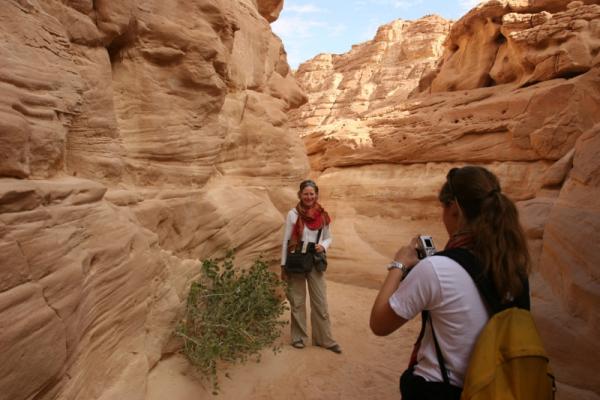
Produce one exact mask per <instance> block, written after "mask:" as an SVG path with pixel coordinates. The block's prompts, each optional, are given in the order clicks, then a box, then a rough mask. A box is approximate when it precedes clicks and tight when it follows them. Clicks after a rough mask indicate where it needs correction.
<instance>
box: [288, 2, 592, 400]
mask: <svg viewBox="0 0 600 400" xmlns="http://www.w3.org/2000/svg"><path fill="white" fill-rule="evenodd" d="M599 12H600V5H599V4H598V2H597V1H573V2H557V1H535V2H524V1H512V0H504V1H500V0H493V1H488V2H485V3H482V4H480V5H479V6H477V7H476V8H474V9H473V10H471V11H470V12H469V13H467V14H466V15H465V16H464V17H463V18H461V19H460V20H458V21H456V22H455V23H453V24H452V26H451V28H450V29H449V31H448V34H447V37H446V38H445V39H444V41H443V43H444V44H443V49H444V50H443V54H442V55H441V57H439V59H436V60H435V61H427V63H428V65H430V66H432V67H429V68H421V67H420V66H421V65H423V62H424V61H423V60H424V59H423V58H421V57H416V58H415V60H414V61H412V60H411V59H410V58H409V59H404V58H401V57H400V56H399V55H398V54H396V55H395V58H394V60H395V61H396V66H397V67H398V68H402V70H410V69H411V67H410V65H411V62H414V65H415V68H414V71H415V73H416V76H414V75H411V76H410V78H409V79H408V80H405V79H403V78H405V77H406V75H403V74H402V73H401V72H399V71H398V72H396V76H397V77H398V83H397V84H396V85H394V84H389V82H388V81H387V80H384V81H385V82H387V83H385V84H384V83H382V86H378V83H379V82H378V81H375V82H373V83H370V86H369V87H383V85H386V86H385V87H387V90H385V93H386V95H385V96H377V95H372V94H373V93H375V92H376V91H373V92H365V90H364V86H363V81H361V80H360V79H354V80H351V79H348V78H347V77H346V76H347V75H345V74H346V72H345V71H347V70H348V69H349V67H345V66H344V65H345V64H344V63H343V62H342V61H341V60H345V61H346V62H347V63H348V65H351V66H352V76H355V77H360V76H362V75H361V72H363V71H364V75H365V76H372V77H375V78H373V79H374V80H376V79H377V77H376V75H374V74H373V73H372V71H375V70H377V69H378V68H379V67H380V64H381V63H378V62H374V61H375V60H381V55H382V54H384V53H378V52H377V51H376V50H375V49H380V48H398V47H400V46H402V43H405V42H406V43H412V40H411V37H410V36H408V34H407V35H406V36H403V37H401V38H400V37H399V36H398V37H396V39H397V40H398V42H397V43H390V42H389V41H388V39H387V38H389V36H385V35H383V36H382V35H380V34H378V35H377V36H376V38H375V39H373V41H371V42H367V43H365V44H362V45H359V46H356V47H354V48H353V50H351V51H350V52H348V53H346V54H342V55H327V54H321V55H319V56H317V57H315V58H314V59H312V60H309V61H307V62H306V63H305V64H303V65H301V66H300V67H299V69H298V71H297V73H296V75H297V77H298V80H299V82H300V83H301V84H302V86H303V88H304V89H305V90H306V91H307V93H308V98H309V102H308V103H307V104H305V105H303V106H301V107H300V108H298V109H296V110H294V111H292V112H291V113H290V114H291V118H292V120H293V124H294V127H295V129H296V132H297V133H298V134H299V135H300V136H301V137H302V138H303V139H304V142H305V144H306V147H307V151H308V154H309V157H310V162H311V167H312V170H313V172H312V173H313V175H314V176H315V177H316V178H318V181H319V182H320V183H321V185H322V188H323V189H322V190H323V195H322V197H321V199H322V202H323V203H324V204H325V205H327V206H329V208H330V209H331V213H332V214H333V215H334V221H336V225H335V227H334V237H335V238H336V246H333V248H332V251H331V256H332V258H333V259H337V260H340V264H339V265H341V267H340V268H339V269H338V270H337V271H336V270H334V271H332V272H331V273H330V274H331V275H332V276H335V279H338V280H341V281H354V282H361V283H362V284H365V285H368V286H373V287H376V286H378V283H379V280H380V279H381V272H380V271H379V269H381V268H382V267H381V268H379V269H378V268H375V267H374V265H384V264H385V263H386V262H387V261H388V260H389V257H391V256H392V255H393V254H394V251H395V249H397V248H398V247H399V246H400V245H403V244H405V243H407V242H408V240H409V239H410V238H411V237H412V236H413V235H415V234H417V233H418V232H421V233H432V234H433V235H434V239H435V240H436V242H437V244H438V247H440V246H443V243H444V242H445V240H446V236H445V235H446V234H445V232H444V229H443V227H442V225H441V223H440V222H439V221H440V218H439V216H438V213H439V211H437V207H439V206H438V205H437V204H438V203H437V199H436V195H437V191H438V190H439V187H440V186H441V184H442V183H443V181H444V179H445V174H446V172H447V171H448V169H449V168H450V167H453V166H460V165H464V164H467V163H468V164H479V165H485V166H487V167H488V168H490V169H491V170H493V171H494V172H496V173H497V174H498V175H499V176H500V178H501V181H502V183H503V188H504V191H505V192H506V193H507V194H508V195H510V196H511V197H512V198H513V199H514V200H516V201H517V202H518V205H519V208H520V210H521V216H522V221H523V223H524V225H525V228H526V231H527V235H528V238H529V240H530V247H531V250H532V254H533V256H534V260H535V270H534V274H533V278H532V279H533V281H534V286H533V295H534V314H535V316H536V320H537V321H538V323H539V326H540V329H541V330H542V331H543V332H544V341H545V343H546V345H547V347H548V349H549V351H550V355H551V358H552V362H553V365H554V367H555V371H556V374H557V376H558V380H559V382H560V387H559V389H560V390H559V398H564V399H568V398H586V399H598V398H600V386H598V384H597V383H596V380H595V379H594V378H593V374H594V373H593V372H592V371H595V363H596V362H595V361H594V360H598V359H600V346H598V344H597V343H596V341H595V339H594V338H595V337H596V336H597V334H598V332H600V326H599V325H598V320H599V316H600V314H599V313H598V305H599V304H600V297H599V296H600V290H599V289H598V287H597V284H595V282H596V281H597V279H598V275H599V274H600V270H599V269H598V267H597V262H596V260H597V259H598V258H599V257H600V248H599V247H598V245H597V243H600V212H599V210H600V208H599V206H598V201H597V198H598V184H597V180H598V176H599V175H598V173H599V171H598V160H597V157H595V158H594V157H593V156H592V154H597V153H598V151H599V147H598V141H597V138H598V128H599V127H600V112H599V111H600V95H599V94H600V58H599V57H600V56H599V50H600V48H599V46H600V41H599V40H600V31H599V30H598V27H599V26H600V25H599V24H600V15H599ZM432 20H437V21H440V19H439V18H437V17H426V18H424V19H422V20H418V21H415V22H413V23H410V22H406V21H397V22H394V23H392V24H390V25H387V26H386V27H382V29H381V30H380V33H381V32H382V31H385V30H387V29H389V27H390V26H397V25H405V26H414V27H416V26H419V24H422V23H427V24H430V23H431V21H432ZM446 24H449V23H446ZM436 26H438V27H443V26H447V25H444V22H443V21H442V22H441V23H440V24H439V25H436ZM436 29H437V30H436V32H439V35H440V36H442V34H443V29H441V28H436ZM412 34H415V35H416V37H417V39H416V40H415V41H416V42H417V43H421V41H420V38H421V37H422V35H420V34H419V33H415V31H413V33H412ZM440 40H441V39H439V38H438V37H433V36H429V42H428V44H423V47H424V48H429V49H434V48H437V46H438V43H440V42H441V41H440ZM367 49H368V50H367ZM359 53H360V54H361V56H360V58H359V57H358V56H357V55H358V54H359ZM417 54H422V53H417ZM427 54H428V55H429V57H434V56H435V54H436V53H435V52H429V53H427ZM437 54H440V53H437ZM359 60H360V61H359ZM361 62H362V63H363V64H362V66H361V65H360V63H361ZM336 63H337V64H336ZM391 64H393V63H391ZM335 77H338V78H337V80H336V78H335ZM340 82H346V85H345V86H344V85H342V84H340ZM345 93H352V94H353V95H352V96H344V95H343V94H345ZM364 93H367V94H366V95H362V94H364ZM338 99H339V100H338ZM592 243H594V244H592ZM338 246H339V247H338ZM566 327H568V328H566ZM565 338H567V339H565ZM592 355H593V356H592ZM596 364H597V363H596Z"/></svg>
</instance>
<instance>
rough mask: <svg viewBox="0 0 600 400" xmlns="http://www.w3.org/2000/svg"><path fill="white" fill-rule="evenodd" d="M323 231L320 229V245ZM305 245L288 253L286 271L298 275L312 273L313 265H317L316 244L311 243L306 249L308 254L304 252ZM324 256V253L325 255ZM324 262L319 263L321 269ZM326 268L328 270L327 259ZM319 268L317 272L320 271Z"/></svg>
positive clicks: (318, 237)
mask: <svg viewBox="0 0 600 400" xmlns="http://www.w3.org/2000/svg"><path fill="white" fill-rule="evenodd" d="M321 231H322V229H319V233H318V234H317V243H319V239H320V238H321ZM302 247H303V243H302V242H300V243H299V245H298V246H297V247H296V249H294V250H293V251H288V253H287V257H286V260H285V271H286V272H291V273H296V274H304V273H307V272H310V271H312V269H313V265H315V261H316V256H317V254H319V253H317V252H316V251H315V244H314V243H309V244H308V246H307V249H306V252H305V253H303V252H302ZM323 254H324V253H323ZM321 265H322V262H319V267H321ZM325 268H327V260H326V259H325ZM318 270H319V269H318V267H317V271H318Z"/></svg>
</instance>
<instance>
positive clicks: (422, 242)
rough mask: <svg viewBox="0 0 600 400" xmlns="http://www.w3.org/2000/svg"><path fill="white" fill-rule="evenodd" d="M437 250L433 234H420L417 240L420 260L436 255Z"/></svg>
mask: <svg viewBox="0 0 600 400" xmlns="http://www.w3.org/2000/svg"><path fill="white" fill-rule="evenodd" d="M436 251H437V250H436V249H435V245H434V244H433V239H432V238H431V236H428V235H421V236H419V240H418V241H417V257H419V260H422V259H423V258H425V257H429V256H432V255H434V254H435V253H436Z"/></svg>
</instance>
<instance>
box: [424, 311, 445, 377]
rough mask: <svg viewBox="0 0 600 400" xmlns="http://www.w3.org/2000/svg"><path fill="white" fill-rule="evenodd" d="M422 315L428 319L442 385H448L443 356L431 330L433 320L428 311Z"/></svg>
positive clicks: (433, 331)
mask: <svg viewBox="0 0 600 400" xmlns="http://www.w3.org/2000/svg"><path fill="white" fill-rule="evenodd" d="M423 314H424V316H425V318H426V319H429V325H431V335H432V336H433V343H434V344H435V355H436V356H437V359H438V364H439V365H440V370H441V371H442V379H443V380H444V384H446V385H450V378H448V370H447V369H446V363H445V362H444V355H443V354H442V349H441V348H440V344H439V343H438V341H437V337H436V336H435V330H434V329H433V320H432V319H431V318H429V311H423Z"/></svg>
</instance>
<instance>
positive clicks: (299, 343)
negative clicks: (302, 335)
mask: <svg viewBox="0 0 600 400" xmlns="http://www.w3.org/2000/svg"><path fill="white" fill-rule="evenodd" d="M292 347H295V348H297V349H303V348H304V342H303V341H302V340H296V341H295V342H292Z"/></svg>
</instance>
